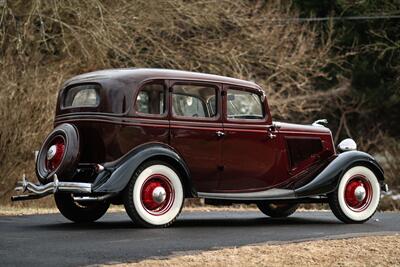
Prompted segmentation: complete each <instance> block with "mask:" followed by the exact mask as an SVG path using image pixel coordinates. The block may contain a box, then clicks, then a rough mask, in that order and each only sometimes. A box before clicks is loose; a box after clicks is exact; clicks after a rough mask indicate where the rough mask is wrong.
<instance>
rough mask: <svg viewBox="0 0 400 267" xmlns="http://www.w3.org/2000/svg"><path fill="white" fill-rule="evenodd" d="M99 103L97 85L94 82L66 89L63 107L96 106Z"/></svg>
mask: <svg viewBox="0 0 400 267" xmlns="http://www.w3.org/2000/svg"><path fill="white" fill-rule="evenodd" d="M99 103H100V95H99V86H98V85H95V84H86V85H78V86H74V87H71V88H69V89H67V92H66V94H65V97H64V103H63V107H64V108H75V107H97V106H98V105H99Z"/></svg>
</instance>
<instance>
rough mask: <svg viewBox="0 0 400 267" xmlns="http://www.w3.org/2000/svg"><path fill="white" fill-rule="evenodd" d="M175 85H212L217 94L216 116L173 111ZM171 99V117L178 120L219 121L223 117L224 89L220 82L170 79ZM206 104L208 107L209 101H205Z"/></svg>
mask: <svg viewBox="0 0 400 267" xmlns="http://www.w3.org/2000/svg"><path fill="white" fill-rule="evenodd" d="M175 85H194V86H204V87H211V88H214V89H215V96H216V105H217V107H216V114H215V116H214V117H186V116H176V115H175V114H174V113H173V110H172V109H173V107H172V106H173V102H172V96H173V94H174V89H173V87H174V86H175ZM168 91H169V99H170V102H169V103H170V105H169V113H170V114H171V119H173V120H177V121H207V122H217V121H220V119H221V113H222V101H221V91H222V85H221V84H219V83H213V82H208V81H197V80H170V85H169V90H168ZM205 106H206V107H207V103H205Z"/></svg>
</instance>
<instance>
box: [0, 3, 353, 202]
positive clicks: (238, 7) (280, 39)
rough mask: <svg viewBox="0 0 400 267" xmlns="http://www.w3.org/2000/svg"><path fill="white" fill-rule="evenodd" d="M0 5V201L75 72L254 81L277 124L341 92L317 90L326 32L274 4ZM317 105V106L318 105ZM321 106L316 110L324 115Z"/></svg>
mask: <svg viewBox="0 0 400 267" xmlns="http://www.w3.org/2000/svg"><path fill="white" fill-rule="evenodd" d="M5 3H6V5H5V6H4V7H0V13H1V14H0V47H1V49H0V83H1V84H2V86H1V88H0V118H1V123H2V127H1V128H0V199H1V200H0V202H3V203H5V202H8V197H9V196H10V194H11V189H12V186H13V185H14V183H15V181H16V180H17V178H18V177H19V176H21V175H22V173H23V172H26V173H27V174H28V176H30V177H33V176H34V172H33V166H34V164H33V150H35V149H38V148H39V147H40V145H41V142H42V140H43V139H44V138H45V136H46V135H47V134H48V132H49V131H50V130H51V128H52V122H53V116H54V113H53V112H54V106H55V102H56V94H57V91H58V88H60V86H61V84H62V82H63V81H64V80H66V79H67V78H68V77H71V76H73V75H76V74H79V73H82V72H87V71H90V70H95V69H102V68H113V67H161V68H174V69H185V70H191V71H199V72H209V73H215V74H221V75H228V76H233V77H237V78H244V79H249V80H255V81H256V82H258V83H260V84H261V85H262V86H263V87H264V88H265V90H266V91H267V93H268V96H269V102H270V104H271V106H272V111H273V113H274V115H275V117H276V118H277V117H278V118H284V119H289V118H290V119H291V120H295V121H307V122H310V121H312V120H313V119H314V118H316V116H315V114H316V113H318V112H322V111H324V112H325V110H327V109H328V107H329V106H331V105H335V103H334V102H333V101H332V100H333V99H336V98H338V97H341V96H344V95H347V94H348V91H349V86H348V84H347V82H346V81H343V82H340V83H339V85H338V86H337V87H335V88H332V89H331V90H318V88H315V86H314V85H313V84H314V82H315V81H316V80H317V79H329V77H326V75H327V74H326V73H324V71H322V70H323V69H324V68H325V67H326V66H328V65H331V64H337V65H341V64H342V62H341V59H340V58H336V57H335V56H333V55H330V49H331V47H332V46H333V43H332V40H331V37H330V35H329V34H328V35H327V36H321V35H320V34H319V32H318V31H317V30H316V29H314V28H313V27H312V26H310V25H308V24H282V25H277V24H276V23H271V20H273V19H274V18H281V17H293V16H297V14H296V12H294V11H292V10H290V8H289V6H288V5H284V4H280V2H279V1H276V2H274V1H272V2H269V1H268V3H265V2H263V1H248V0H241V1H228V0H223V1H184V0H174V1H156V2H155V1H144V0H138V1H128V0H121V1H118V4H115V3H114V2H113V1H107V0H102V1H100V0H96V1H77V0H71V1H29V2H26V1H6V2H5ZM321 99H322V100H323V102H321ZM322 108H323V109H322Z"/></svg>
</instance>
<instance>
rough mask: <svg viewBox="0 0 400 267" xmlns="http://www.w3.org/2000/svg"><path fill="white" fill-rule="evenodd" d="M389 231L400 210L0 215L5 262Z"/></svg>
mask: <svg viewBox="0 0 400 267" xmlns="http://www.w3.org/2000/svg"><path fill="white" fill-rule="evenodd" d="M384 233H400V214H399V213H379V214H376V215H375V216H374V217H373V219H371V220H370V221H368V222H367V223H365V224H362V225H346V224H343V223H341V222H339V221H338V220H337V219H336V218H335V217H334V216H333V215H332V213H330V212H297V213H295V214H294V215H292V217H289V218H287V219H284V220H277V219H271V218H268V217H266V216H264V215H263V214H261V213H260V212H186V213H185V212H184V213H182V214H181V216H180V217H179V220H178V221H177V222H176V223H175V224H174V225H173V226H172V227H170V228H167V229H140V228H136V227H135V226H134V225H133V224H132V223H131V221H130V220H129V217H128V216H127V215H126V214H124V213H110V214H107V215H106V216H104V217H103V218H102V219H101V220H99V221H98V222H95V223H92V224H86V225H76V224H73V223H70V222H69V221H67V220H66V219H64V218H63V217H62V216H61V215H59V214H53V215H33V216H19V217H0V266H25V265H27V266H28V265H29V266H78V265H79V266H81V265H91V264H101V263H113V262H129V261H136V260H140V259H143V258H147V257H152V256H167V255H170V254H173V253H174V252H180V251H190V250H207V249H213V248H218V247H227V246H240V245H246V244H255V243H263V242H272V243H275V242H292V241H300V240H310V239H322V238H335V237H350V236H359V235H373V234H384Z"/></svg>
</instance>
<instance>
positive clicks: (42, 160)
mask: <svg viewBox="0 0 400 267" xmlns="http://www.w3.org/2000/svg"><path fill="white" fill-rule="evenodd" d="M78 160H79V134H78V130H77V129H76V127H75V126H73V125H71V124H69V123H64V124H61V125H59V126H57V127H56V128H54V130H53V131H52V132H51V133H50V134H49V135H48V136H47V137H46V140H45V141H44V142H43V145H42V147H41V148H40V151H39V154H38V157H37V160H36V175H37V177H38V179H39V181H40V182H41V183H42V184H47V183H49V182H51V181H52V180H53V178H52V177H53V175H54V174H57V177H58V179H59V180H60V181H68V180H70V179H71V178H72V176H73V174H74V170H75V167H76V165H77V163H78Z"/></svg>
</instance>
